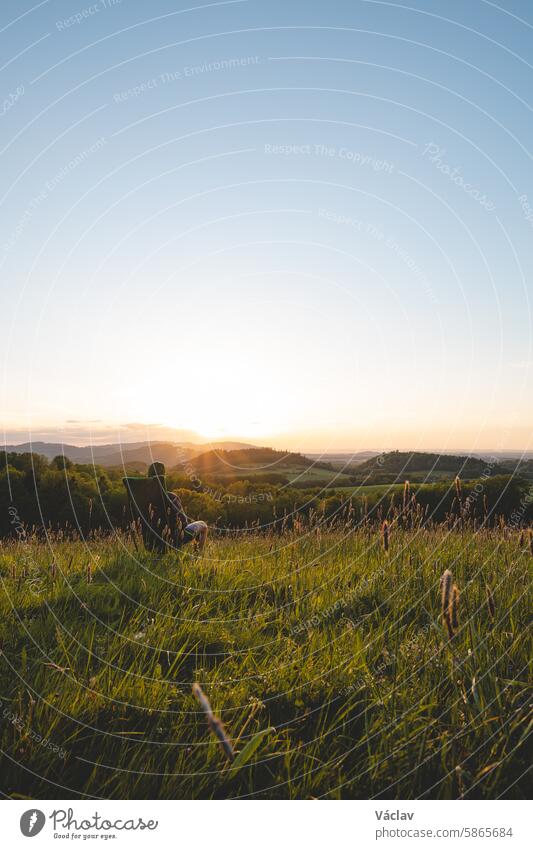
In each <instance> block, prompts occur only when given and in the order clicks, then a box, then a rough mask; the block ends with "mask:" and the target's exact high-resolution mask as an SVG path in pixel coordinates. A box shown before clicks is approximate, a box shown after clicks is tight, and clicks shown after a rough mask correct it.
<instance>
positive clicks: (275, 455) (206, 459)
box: [191, 447, 313, 474]
mask: <svg viewBox="0 0 533 849" xmlns="http://www.w3.org/2000/svg"><path fill="white" fill-rule="evenodd" d="M191 465H192V466H193V467H194V468H195V470H196V471H197V472H201V473H203V474H227V473H231V474H235V473H240V472H247V471H250V470H251V469H253V470H254V471H258V470H260V469H263V470H264V471H271V472H275V471H277V469H278V468H279V467H283V469H284V470H286V469H291V468H292V469H300V468H309V467H310V466H312V465H313V461H312V460H309V459H308V458H307V457H304V456H303V455H302V454H295V453H292V452H290V451H275V450H274V449H273V448H255V447H254V448H250V447H248V448H239V449H233V450H213V451H205V452H204V453H202V454H199V455H198V456H197V457H195V458H194V459H193V460H192V461H191Z"/></svg>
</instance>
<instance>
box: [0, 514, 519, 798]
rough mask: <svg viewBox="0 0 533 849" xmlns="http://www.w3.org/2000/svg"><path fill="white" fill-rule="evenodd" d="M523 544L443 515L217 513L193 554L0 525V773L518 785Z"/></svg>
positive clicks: (145, 787)
mask: <svg viewBox="0 0 533 849" xmlns="http://www.w3.org/2000/svg"><path fill="white" fill-rule="evenodd" d="M386 546H388V548H386ZM531 561H532V552H531V549H530V540H529V537H527V536H525V535H524V534H520V533H518V532H517V531H514V530H512V529H511V530H509V528H507V527H503V526H502V527H493V528H483V527H481V528H478V529H477V530H476V529H475V528H473V527H470V526H469V527H463V528H461V526H460V525H457V524H456V525H455V526H454V527H453V528H451V529H450V528H449V527H448V526H447V525H446V524H441V525H431V526H429V527H423V526H418V527H412V528H408V527H404V528H403V529H402V528H401V527H400V526H399V524H396V523H394V522H393V523H392V525H391V526H390V528H389V531H388V539H387V540H384V537H383V533H382V531H381V529H380V528H379V527H378V526H376V525H372V526H371V525H366V526H365V525H363V526H359V527H355V528H352V527H349V526H348V524H346V525H342V524H341V523H338V524H337V526H336V527H328V528H327V529H325V530H322V529H321V528H320V527H319V526H315V527H313V526H312V524H311V523H307V524H306V523H303V524H302V525H301V526H300V527H297V528H293V529H292V530H291V529H288V530H285V531H284V532H282V533H278V532H276V533H274V532H271V533H269V532H255V533H251V532H245V531H232V532H226V533H225V532H220V533H219V534H218V535H217V536H216V537H213V538H212V539H211V540H210V542H209V543H208V546H207V548H206V550H205V551H204V553H203V555H202V556H201V557H199V556H198V554H197V552H195V551H194V549H192V548H188V549H187V548H186V549H183V550H181V551H180V552H179V553H175V552H171V553H168V554H165V555H164V556H158V555H156V554H152V553H148V552H146V551H144V550H143V549H141V547H140V544H139V542H138V540H137V539H135V538H133V537H132V536H131V535H130V534H125V533H122V532H120V533H118V534H116V535H114V536H104V535H101V536H98V535H96V534H95V535H93V536H92V537H91V539H90V540H89V541H88V542H83V541H82V540H77V541H76V540H72V539H70V540H66V539H64V538H63V535H62V534H61V533H59V534H56V535H55V536H54V537H53V538H52V537H51V538H49V540H48V541H43V540H42V539H40V538H37V536H31V535H28V536H27V537H26V539H24V540H21V541H18V542H15V541H4V542H1V543H0V574H1V580H2V594H1V602H0V603H1V616H0V646H1V652H0V681H1V690H0V691H1V706H0V721H1V725H0V733H1V737H2V750H3V756H2V770H3V791H4V793H6V794H8V795H9V796H11V797H13V798H28V797H32V798H70V797H72V798H76V797H79V798H84V797H96V798H99V797H101V798H117V799H118V798H139V799H140V798H163V799H174V798H227V797H231V798H237V797H239V798H240V797H256V798H280V799H310V798H321V797H326V798H373V797H376V798H382V799H395V798H398V799H413V798H426V799H427V798H439V799H451V798H469V799H477V798H482V799H494V798H497V797H500V796H501V797H506V798H525V797H526V795H527V794H526V783H527V779H528V774H527V770H528V767H529V764H530V760H531V758H530V755H531V751H530V750H528V746H527V734H528V729H529V727H530V725H529V723H530V722H531V705H530V691H529V689H528V684H527V682H528V680H530V672H531V670H530V669H529V668H528V667H529V666H530V664H531V650H530V644H529V641H528V638H527V636H528V626H529V622H530V610H531V605H530V599H528V597H527V589H526V588H527V581H528V575H529V574H530V570H531ZM445 570H450V571H451V573H452V579H451V580H453V584H454V586H455V587H456V588H457V595H456V596H454V604H455V609H454V617H455V622H454V626H453V629H452V630H453V634H452V635H450V633H449V631H448V629H447V628H446V627H445V623H444V621H443V599H442V592H441V585H440V578H441V575H442V574H443V572H444V571H445ZM444 612H445V613H446V611H444ZM450 627H451V626H450ZM195 682H197V683H199V684H200V686H201V688H202V691H203V693H204V694H205V696H206V697H207V699H208V700H209V701H210V703H211V706H212V710H213V712H214V714H215V716H216V717H217V718H218V719H219V720H220V721H221V722H222V723H223V724H224V727H225V734H226V735H227V738H228V740H229V741H230V745H231V747H232V750H233V753H234V759H233V760H232V759H231V758H230V757H228V754H227V753H225V752H224V750H223V748H222V747H221V745H220V743H219V740H218V739H217V737H216V736H215V734H214V733H213V725H211V726H209V724H208V722H207V721H206V715H205V713H204V711H203V710H202V706H201V704H199V702H198V701H197V700H196V699H195V698H194V696H193V694H192V685H193V684H194V683H195Z"/></svg>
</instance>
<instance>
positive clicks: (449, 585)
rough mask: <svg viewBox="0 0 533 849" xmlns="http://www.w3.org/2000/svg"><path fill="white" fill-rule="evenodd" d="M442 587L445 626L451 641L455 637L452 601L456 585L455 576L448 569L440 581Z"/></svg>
mask: <svg viewBox="0 0 533 849" xmlns="http://www.w3.org/2000/svg"><path fill="white" fill-rule="evenodd" d="M440 586H441V606H442V618H443V621H444V624H445V626H446V630H447V632H448V637H449V638H450V640H451V639H452V637H453V635H454V630H453V624H452V616H453V613H452V599H453V588H454V586H455V584H454V583H453V575H452V573H451V572H450V570H449V569H446V571H445V572H444V574H443V575H442V577H441V579H440Z"/></svg>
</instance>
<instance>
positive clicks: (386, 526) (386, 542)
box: [382, 519, 389, 551]
mask: <svg viewBox="0 0 533 849" xmlns="http://www.w3.org/2000/svg"><path fill="white" fill-rule="evenodd" d="M382 533H383V548H384V549H385V551H388V550H389V523H388V522H387V520H386V519H385V521H384V522H383V527H382Z"/></svg>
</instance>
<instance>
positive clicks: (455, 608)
mask: <svg viewBox="0 0 533 849" xmlns="http://www.w3.org/2000/svg"><path fill="white" fill-rule="evenodd" d="M451 620H452V628H453V631H454V632H455V631H457V629H458V628H459V590H458V588H457V584H454V585H453V589H452V608H451Z"/></svg>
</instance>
